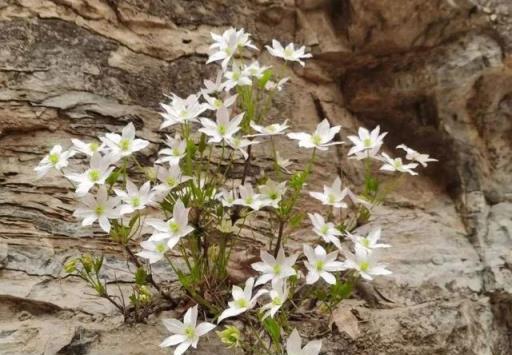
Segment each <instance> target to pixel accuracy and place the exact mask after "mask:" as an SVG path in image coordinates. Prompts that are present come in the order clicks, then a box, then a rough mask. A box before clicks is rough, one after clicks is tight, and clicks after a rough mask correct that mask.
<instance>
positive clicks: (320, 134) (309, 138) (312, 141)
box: [288, 119, 343, 150]
mask: <svg viewBox="0 0 512 355" xmlns="http://www.w3.org/2000/svg"><path fill="white" fill-rule="evenodd" d="M340 129H341V126H333V127H331V126H330V124H329V121H328V120H327V119H324V120H323V121H322V122H320V123H319V124H318V126H317V127H316V129H315V131H314V132H313V133H312V134H309V133H304V132H298V133H296V132H294V133H288V138H290V139H294V140H297V141H299V147H303V148H316V149H319V150H327V149H328V148H329V146H331V145H336V144H343V142H331V141H332V140H333V139H334V137H335V136H336V134H338V132H339V131H340Z"/></svg>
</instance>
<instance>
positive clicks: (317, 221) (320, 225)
mask: <svg viewBox="0 0 512 355" xmlns="http://www.w3.org/2000/svg"><path fill="white" fill-rule="evenodd" d="M308 216H309V219H310V220H311V223H312V224H313V232H315V234H317V235H318V236H320V237H322V239H323V240H324V241H325V242H327V243H333V244H334V245H335V246H336V247H337V248H338V249H340V248H341V243H340V239H339V236H340V235H342V233H341V232H340V231H339V230H338V229H337V228H336V226H335V225H334V223H330V222H327V223H326V222H325V219H324V217H322V216H321V215H320V214H318V213H313V214H311V213H308Z"/></svg>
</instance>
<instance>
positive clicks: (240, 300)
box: [217, 277, 268, 323]
mask: <svg viewBox="0 0 512 355" xmlns="http://www.w3.org/2000/svg"><path fill="white" fill-rule="evenodd" d="M253 287H254V277H250V278H248V279H247V280H246V281H245V288H244V289H243V290H242V289H241V288H240V287H239V286H236V285H234V286H233V289H232V291H231V294H232V295H233V300H232V301H230V302H228V306H229V308H228V309H226V310H224V312H222V314H221V315H220V316H219V319H218V320H217V322H218V323H220V322H221V321H222V320H223V319H226V318H230V317H234V316H237V315H239V314H242V313H244V312H245V311H248V310H249V309H252V308H253V307H254V306H255V305H256V301H257V300H258V298H259V297H260V296H261V295H262V294H264V293H267V292H268V291H267V290H259V291H258V292H256V294H255V295H254V297H253V295H252V291H253V290H252V289H253Z"/></svg>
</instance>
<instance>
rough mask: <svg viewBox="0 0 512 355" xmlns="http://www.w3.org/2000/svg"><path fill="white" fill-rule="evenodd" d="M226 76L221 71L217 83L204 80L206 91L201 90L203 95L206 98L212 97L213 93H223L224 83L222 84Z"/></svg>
mask: <svg viewBox="0 0 512 355" xmlns="http://www.w3.org/2000/svg"><path fill="white" fill-rule="evenodd" d="M223 76H224V73H223V72H222V70H219V71H218V72H217V78H216V79H215V82H213V81H211V80H204V81H203V84H204V89H201V94H202V95H203V97H204V96H206V95H211V94H213V93H218V92H221V91H222V90H223V89H224V83H223V82H222V77H223Z"/></svg>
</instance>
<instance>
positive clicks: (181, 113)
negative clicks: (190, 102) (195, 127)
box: [180, 110, 188, 118]
mask: <svg viewBox="0 0 512 355" xmlns="http://www.w3.org/2000/svg"><path fill="white" fill-rule="evenodd" d="M187 116H188V111H187V110H181V112H180V117H181V118H185V117H187Z"/></svg>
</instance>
